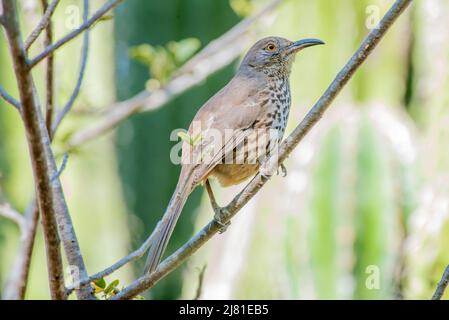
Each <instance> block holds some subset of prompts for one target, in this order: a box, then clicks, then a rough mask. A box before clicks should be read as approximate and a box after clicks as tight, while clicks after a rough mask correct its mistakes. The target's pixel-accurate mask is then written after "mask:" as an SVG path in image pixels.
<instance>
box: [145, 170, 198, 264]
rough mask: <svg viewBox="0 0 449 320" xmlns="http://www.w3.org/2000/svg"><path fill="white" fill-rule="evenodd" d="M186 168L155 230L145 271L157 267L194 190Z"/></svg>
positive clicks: (190, 175) (190, 176)
mask: <svg viewBox="0 0 449 320" xmlns="http://www.w3.org/2000/svg"><path fill="white" fill-rule="evenodd" d="M185 169H186V168H183V170H182V171H181V174H180V176H179V181H178V184H177V186H176V189H175V192H174V193H173V195H172V197H171V199H170V202H169V204H168V207H167V209H166V210H165V213H164V216H163V217H162V219H161V220H160V221H159V223H158V225H157V227H156V229H155V230H154V232H155V234H154V239H153V240H152V241H151V245H150V249H149V252H148V257H147V261H146V263H145V269H144V272H145V273H151V272H153V271H154V270H155V269H156V268H157V266H158V264H159V262H160V260H161V258H162V255H163V254H164V251H165V249H166V247H167V244H168V241H169V240H170V237H171V235H172V233H173V230H174V229H175V225H176V222H177V221H178V218H179V216H180V214H181V211H182V209H183V207H184V205H185V203H186V200H187V197H188V196H189V194H190V193H191V192H192V189H193V185H192V174H191V173H186V172H185Z"/></svg>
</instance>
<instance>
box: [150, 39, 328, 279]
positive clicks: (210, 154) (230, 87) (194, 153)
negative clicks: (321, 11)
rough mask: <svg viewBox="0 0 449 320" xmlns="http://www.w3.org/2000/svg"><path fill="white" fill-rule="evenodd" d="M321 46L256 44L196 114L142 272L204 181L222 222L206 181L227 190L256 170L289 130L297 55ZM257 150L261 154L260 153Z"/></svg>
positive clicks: (281, 42) (285, 42)
mask: <svg viewBox="0 0 449 320" xmlns="http://www.w3.org/2000/svg"><path fill="white" fill-rule="evenodd" d="M319 44H324V42H322V41H321V40H318V39H304V40H300V41H296V42H292V41H289V40H287V39H284V38H280V37H268V38H264V39H262V40H259V41H258V42H257V43H256V44H255V45H254V46H253V47H252V48H251V49H250V50H249V52H248V53H247V55H246V56H245V58H244V59H243V61H242V63H241V65H240V68H239V69H238V71H237V74H236V75H235V76H234V78H233V79H232V80H231V81H230V82H229V83H228V84H227V85H226V86H225V87H224V88H223V89H221V90H220V91H219V92H218V93H217V94H215V95H214V96H213V97H212V98H211V99H209V101H207V102H206V103H205V104H204V105H203V107H202V108H201V109H200V110H199V111H198V113H197V114H196V116H195V118H194V119H193V121H192V124H191V125H190V128H189V131H188V134H187V137H189V138H188V139H185V141H184V143H183V145H182V168H181V174H180V176H179V180H178V184H177V186H176V189H175V192H174V193H173V196H172V198H171V200H170V202H169V204H168V207H167V209H166V211H165V214H164V216H163V218H162V219H161V220H160V222H159V224H158V225H157V227H156V229H155V231H154V233H153V240H152V243H151V245H150V249H149V254H148V258H147V262H146V265H145V273H148V272H153V271H154V270H155V269H156V267H157V266H158V264H159V262H160V259H161V257H162V254H163V253H164V251H165V248H166V246H167V243H168V241H169V239H170V236H171V234H172V232H173V229H174V228H175V225H176V222H177V220H178V217H179V215H180V213H181V211H182V208H183V207H184V204H185V202H186V200H187V197H188V196H189V194H190V193H191V192H192V191H193V189H194V188H195V187H196V186H197V185H199V184H202V183H204V185H205V187H206V190H207V192H208V195H209V198H210V200H211V204H212V207H213V209H214V211H215V219H216V221H217V222H218V223H220V224H222V223H221V220H220V215H221V208H220V207H218V205H217V203H216V201H215V197H214V195H213V193H212V189H211V187H210V184H209V181H208V179H209V177H215V178H217V179H218V181H219V182H220V184H221V185H222V186H231V185H235V184H238V183H240V182H242V181H244V180H246V179H248V178H250V177H252V176H254V175H255V174H256V173H257V172H258V170H259V168H260V165H261V164H263V158H264V156H266V155H267V153H270V152H272V148H273V144H272V142H273V141H272V140H271V139H273V137H274V139H275V141H274V142H276V143H278V142H279V141H280V140H281V139H282V137H283V135H284V131H285V128H286V126H287V120H288V114H289V111H290V104H291V98H290V85H289V77H290V72H291V67H292V64H293V61H294V58H295V54H296V53H297V52H298V51H300V50H301V49H303V48H306V47H310V46H314V45H319ZM273 132H275V134H274V135H273ZM254 144H256V147H255V146H254ZM256 149H257V152H256ZM242 150H243V151H242ZM260 150H263V153H264V154H262V155H260V154H259V151H260ZM239 151H240V153H239ZM242 152H243V153H242ZM255 152H256V154H255ZM237 158H238V159H237ZM239 160H240V161H239ZM223 227H226V226H225V225H223Z"/></svg>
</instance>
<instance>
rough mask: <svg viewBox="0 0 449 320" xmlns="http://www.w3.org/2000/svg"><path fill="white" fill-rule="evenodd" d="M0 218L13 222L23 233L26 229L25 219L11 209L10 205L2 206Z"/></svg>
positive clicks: (3, 204) (0, 206) (4, 204)
mask: <svg viewBox="0 0 449 320" xmlns="http://www.w3.org/2000/svg"><path fill="white" fill-rule="evenodd" d="M0 216H2V217H4V218H7V219H9V220H11V221H13V222H14V223H15V224H17V226H18V227H19V229H20V230H21V231H22V230H23V229H24V228H25V223H26V221H25V218H24V216H23V215H22V214H20V212H18V211H16V210H15V209H13V208H12V207H11V205H10V204H9V203H2V204H0Z"/></svg>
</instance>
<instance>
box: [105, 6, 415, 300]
mask: <svg viewBox="0 0 449 320" xmlns="http://www.w3.org/2000/svg"><path fill="white" fill-rule="evenodd" d="M411 2H412V0H397V1H396V2H395V3H394V4H393V6H392V7H391V9H390V10H389V11H388V12H387V14H386V15H385V16H384V18H383V19H382V21H381V22H380V23H379V26H378V28H376V29H373V30H372V31H371V32H370V33H369V35H368V36H367V37H366V38H365V40H364V41H363V43H362V44H361V46H360V48H359V49H358V50H357V51H356V53H355V54H354V55H353V56H352V58H351V59H350V60H349V62H348V63H347V64H346V65H345V66H344V68H343V69H342V70H341V71H340V73H339V74H338V75H337V77H336V78H335V80H334V81H333V82H332V83H331V85H330V86H329V88H328V89H327V90H326V92H325V93H324V94H323V95H322V96H321V98H320V99H319V100H318V102H317V103H316V104H315V105H314V107H313V108H312V109H311V110H310V111H309V113H308V114H307V115H306V117H305V118H304V120H303V121H302V122H301V123H300V124H299V125H298V126H297V127H296V129H295V130H294V131H293V132H292V134H291V135H290V136H289V137H288V138H287V139H285V140H284V142H283V143H282V145H281V146H280V148H279V153H278V154H279V156H277V157H275V156H274V157H271V158H270V159H269V160H268V161H269V162H268V163H269V165H270V171H273V172H274V171H275V170H276V169H277V166H278V165H279V164H281V163H282V162H283V161H284V160H285V159H286V158H287V157H288V156H289V155H290V153H291V152H292V151H293V149H294V148H295V147H296V146H297V145H298V144H299V142H300V141H301V140H302V139H303V138H304V136H305V135H306V134H307V133H308V132H309V131H310V130H311V129H312V128H313V126H314V125H315V124H316V123H318V121H319V120H320V119H321V117H322V116H323V114H324V112H325V111H326V110H327V108H328V107H329V106H330V104H331V103H332V101H333V100H334V99H335V98H336V97H337V95H338V94H339V93H340V92H341V90H342V89H343V88H344V86H345V85H346V84H347V83H348V81H349V80H350V79H351V77H352V75H353V74H354V73H355V71H356V70H357V69H358V68H359V67H360V66H361V65H362V63H363V62H364V61H365V60H366V58H367V57H368V56H369V55H370V54H371V53H372V51H373V50H374V48H375V47H376V46H377V44H378V43H379V42H380V40H381V39H382V37H383V36H384V35H385V33H386V32H387V31H388V29H389V28H390V27H391V26H392V25H393V23H394V22H395V21H396V19H397V18H398V17H399V16H400V14H401V13H402V12H403V11H404V10H405V8H406V7H407V6H408V5H409V4H410V3H411ZM267 181H268V179H266V178H265V177H264V176H263V175H261V174H260V173H259V174H257V175H256V176H255V177H254V178H253V179H252V180H251V182H250V183H249V184H248V185H247V186H246V187H245V188H244V189H243V191H242V192H240V193H239V194H238V195H237V196H236V197H235V198H234V200H233V201H232V202H231V203H230V204H229V205H228V206H227V207H226V208H225V210H224V212H225V217H224V219H223V221H222V222H224V223H226V222H228V221H229V220H230V219H231V218H232V217H233V216H235V215H236V214H237V212H238V211H239V210H240V209H241V208H242V207H243V206H244V205H245V204H247V203H248V201H249V200H250V199H251V198H252V197H253V196H254V195H255V194H256V193H257V192H258V191H259V190H260V189H261V188H262V187H263V185H264V184H265V183H266V182H267ZM219 229H220V225H219V224H218V223H217V222H216V221H215V220H213V221H211V222H210V223H209V224H208V225H206V226H205V227H204V228H203V229H202V230H201V231H200V232H198V233H197V234H196V235H195V236H194V237H193V238H192V239H190V240H189V241H188V242H187V243H186V244H184V245H183V246H182V247H181V248H180V249H178V250H177V251H176V252H175V253H173V254H172V255H171V256H169V257H168V258H166V259H165V260H164V261H163V262H162V263H161V264H160V265H159V266H158V268H157V269H156V270H155V271H154V272H153V273H151V274H146V275H143V276H142V277H140V278H139V279H137V280H136V281H134V282H133V283H131V284H130V285H129V286H128V287H126V288H124V289H123V290H122V291H120V292H119V293H118V294H117V295H116V296H115V297H113V299H117V300H118V299H130V298H133V297H135V296H136V295H138V294H139V293H141V292H142V291H144V290H147V289H149V288H151V287H153V286H154V285H155V284H156V283H157V282H158V281H159V280H161V279H162V278H163V277H165V276H166V275H167V274H169V273H170V272H172V271H173V270H175V269H176V268H177V267H178V266H179V265H181V264H182V263H183V262H184V261H185V260H186V259H187V258H188V257H190V256H191V255H192V254H194V253H195V252H196V251H197V250H198V249H199V248H200V247H201V246H203V245H204V244H205V243H206V242H207V241H208V240H209V239H210V238H212V237H213V236H214V235H215V234H216V233H217V232H218V231H219ZM156 231H157V227H156Z"/></svg>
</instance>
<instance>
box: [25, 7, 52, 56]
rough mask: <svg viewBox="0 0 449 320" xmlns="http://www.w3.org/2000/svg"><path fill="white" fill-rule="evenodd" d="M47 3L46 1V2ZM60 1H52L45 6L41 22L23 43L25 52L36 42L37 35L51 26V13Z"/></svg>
mask: <svg viewBox="0 0 449 320" xmlns="http://www.w3.org/2000/svg"><path fill="white" fill-rule="evenodd" d="M46 2H47V1H46ZM59 2H60V0H53V2H52V3H50V5H45V8H44V10H45V12H44V15H43V16H42V19H41V21H40V22H39V24H38V25H37V26H36V28H35V29H34V30H33V31H32V32H31V34H30V35H29V37H28V38H27V39H26V41H25V44H24V46H25V50H28V49H30V47H31V45H32V44H33V43H34V42H35V41H36V39H37V38H39V35H40V34H41V33H42V31H43V30H44V29H46V28H47V27H48V26H49V25H50V24H51V17H52V15H53V13H54V12H55V10H56V7H57V6H58V4H59ZM47 4H48V3H47Z"/></svg>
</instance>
